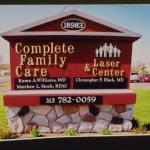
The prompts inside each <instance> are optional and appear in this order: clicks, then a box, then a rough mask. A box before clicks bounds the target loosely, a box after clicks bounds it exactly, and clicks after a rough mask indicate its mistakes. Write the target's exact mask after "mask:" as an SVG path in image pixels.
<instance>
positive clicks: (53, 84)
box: [14, 77, 70, 90]
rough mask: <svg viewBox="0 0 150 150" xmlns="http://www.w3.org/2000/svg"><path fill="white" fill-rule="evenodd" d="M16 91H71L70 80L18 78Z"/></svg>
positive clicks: (63, 78) (60, 78)
mask: <svg viewBox="0 0 150 150" xmlns="http://www.w3.org/2000/svg"><path fill="white" fill-rule="evenodd" d="M14 82H15V90H34V89H51V90H52V89H70V78H66V77H55V78H52V77H50V78H48V77H47V78H46V77H44V78H18V79H15V80H14Z"/></svg>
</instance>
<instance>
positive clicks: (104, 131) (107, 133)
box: [100, 128, 112, 135]
mask: <svg viewBox="0 0 150 150" xmlns="http://www.w3.org/2000/svg"><path fill="white" fill-rule="evenodd" d="M100 134H102V135H111V134H112V133H111V131H109V129H107V128H104V129H102V130H101V131H100Z"/></svg>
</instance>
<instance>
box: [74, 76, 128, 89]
mask: <svg viewBox="0 0 150 150" xmlns="http://www.w3.org/2000/svg"><path fill="white" fill-rule="evenodd" d="M127 83H128V82H127V78H123V77H120V78H119V77H118V78H113V77H112V78H111V77H103V78H102V77H100V78H92V77H89V78H86V77H85V78H83V77H81V78H80V77H76V78H74V79H73V88H74V89H126V88H127V85H128V84H127Z"/></svg>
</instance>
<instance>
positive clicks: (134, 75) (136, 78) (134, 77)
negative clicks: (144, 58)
mask: <svg viewBox="0 0 150 150" xmlns="http://www.w3.org/2000/svg"><path fill="white" fill-rule="evenodd" d="M130 81H131V82H140V76H139V74H138V73H136V72H131V76H130Z"/></svg>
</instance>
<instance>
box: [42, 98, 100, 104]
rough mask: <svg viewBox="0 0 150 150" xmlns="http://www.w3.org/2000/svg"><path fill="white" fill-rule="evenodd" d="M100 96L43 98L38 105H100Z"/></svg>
mask: <svg viewBox="0 0 150 150" xmlns="http://www.w3.org/2000/svg"><path fill="white" fill-rule="evenodd" d="M102 101H103V97H102V96H47V97H46V96H44V97H40V104H47V105H49V104H102Z"/></svg>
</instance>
